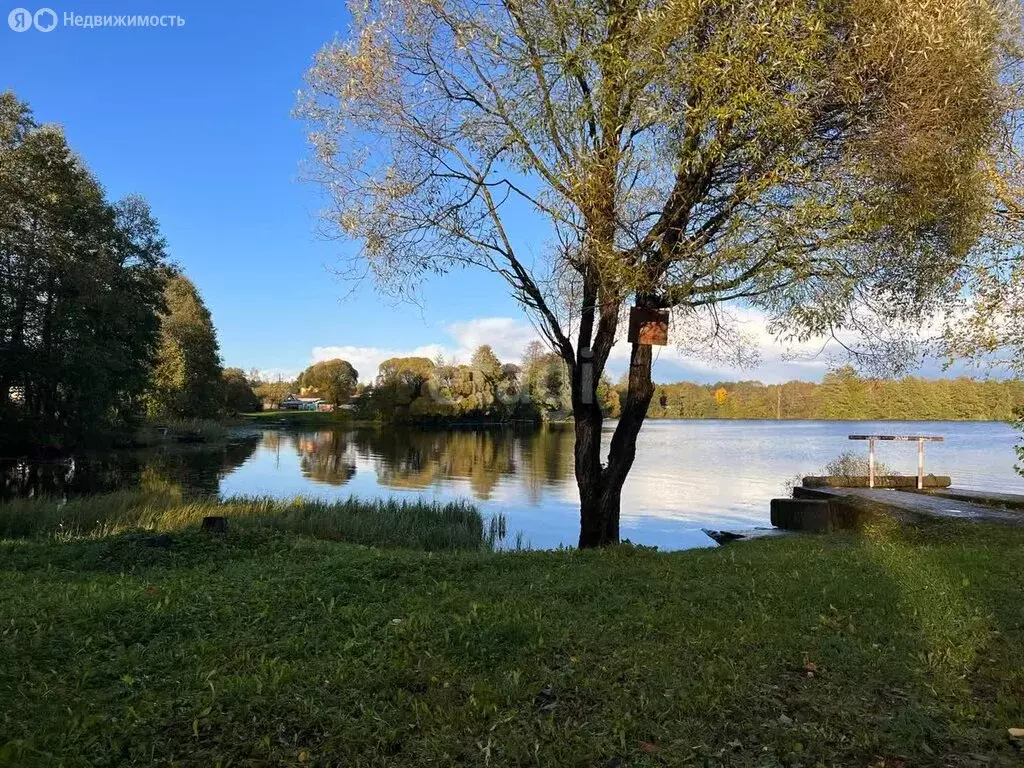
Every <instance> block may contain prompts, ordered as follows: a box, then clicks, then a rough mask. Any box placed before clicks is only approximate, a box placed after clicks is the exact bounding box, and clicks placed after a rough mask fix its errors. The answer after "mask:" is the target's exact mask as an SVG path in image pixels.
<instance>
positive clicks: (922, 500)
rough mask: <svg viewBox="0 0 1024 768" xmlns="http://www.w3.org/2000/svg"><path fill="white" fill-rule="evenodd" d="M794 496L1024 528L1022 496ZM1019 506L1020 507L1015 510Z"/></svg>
mask: <svg viewBox="0 0 1024 768" xmlns="http://www.w3.org/2000/svg"><path fill="white" fill-rule="evenodd" d="M793 495H794V496H796V497H798V498H806V499H833V498H834V499H844V498H845V499H848V500H850V501H854V502H855V503H856V502H857V501H859V502H861V503H865V502H866V503H868V504H871V505H875V506H879V507H884V508H885V511H887V512H889V513H891V514H893V515H894V516H895V517H897V518H899V519H904V520H912V519H913V518H915V517H917V518H920V517H926V518H936V519H958V520H973V521H977V522H983V523H999V524H1002V525H1016V526H1024V511H1022V510H1024V496H1016V495H1013V494H995V493H984V492H980V491H968V490H962V489H958V488H948V489H942V490H932V491H924V492H919V491H912V490H910V491H903V490H892V489H888V488H825V487H821V488H817V487H816V488H802V487H797V488H794V489H793ZM1018 505H1019V506H1018Z"/></svg>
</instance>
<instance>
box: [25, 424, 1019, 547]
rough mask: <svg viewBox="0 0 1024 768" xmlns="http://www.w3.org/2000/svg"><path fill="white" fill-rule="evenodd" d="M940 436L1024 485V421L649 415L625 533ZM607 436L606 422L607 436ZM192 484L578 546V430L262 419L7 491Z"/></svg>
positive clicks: (736, 512) (755, 504)
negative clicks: (405, 505) (217, 446)
mask: <svg viewBox="0 0 1024 768" xmlns="http://www.w3.org/2000/svg"><path fill="white" fill-rule="evenodd" d="M871 432H873V433H881V434H934V435H943V436H945V438H946V442H945V443H941V444H937V443H932V444H929V445H928V446H927V449H926V451H927V454H926V463H925V467H926V471H929V472H934V473H936V474H949V475H952V477H953V483H954V485H956V486H959V487H963V488H978V489H988V490H998V491H1008V492H1018V493H1024V478H1020V477H1019V476H1018V475H1017V474H1016V473H1015V472H1014V469H1013V465H1014V461H1015V457H1014V452H1013V445H1014V443H1015V442H1016V440H1017V433H1016V432H1015V431H1014V430H1013V429H1012V428H1011V427H1009V426H1008V425H1006V424H1002V423H997V422H983V423H977V422H966V423H965V422H898V423H897V422H825V421H777V422H774V421H652V422H648V423H647V424H646V425H645V426H644V428H643V432H642V433H641V435H640V441H639V445H638V449H637V459H636V463H635V464H634V467H633V471H632V472H631V474H630V476H629V479H628V480H627V481H626V486H625V489H624V491H623V495H622V515H623V518H622V536H623V537H624V538H629V539H631V540H632V541H634V542H636V543H642V544H655V545H658V546H660V547H662V548H667V549H678V548H683V547H693V546H707V545H709V544H710V543H711V542H710V540H709V539H707V538H706V536H705V535H704V534H703V533H702V532H701V530H700V529H701V528H704V527H707V528H744V527H753V526H767V525H768V508H769V501H770V500H771V498H772V497H774V496H778V495H780V494H781V493H782V489H783V485H784V483H785V481H786V480H787V479H788V478H791V477H793V476H794V475H798V474H800V475H803V474H812V473H815V472H819V471H820V470H821V468H822V466H823V465H824V464H825V462H826V461H828V460H829V459H832V458H834V457H836V456H837V455H838V454H840V453H842V452H843V451H849V450H853V451H855V452H857V453H860V454H863V455H866V452H867V446H866V443H863V442H850V441H849V440H847V435H850V434H858V433H859V434H863V433H871ZM610 437H611V425H609V426H608V427H607V428H606V431H605V442H606V444H607V441H608V440H609V439H610ZM878 458H879V460H880V461H882V462H884V463H886V464H888V465H889V466H890V467H891V468H893V469H895V470H896V471H899V472H902V473H903V474H913V473H915V472H916V466H917V451H916V444H908V443H888V444H886V443H882V444H880V446H879V449H878ZM145 474H149V475H157V476H160V477H164V478H166V479H169V480H171V481H173V482H179V483H181V484H183V485H184V486H186V488H188V489H190V490H196V491H202V492H207V493H209V492H215V493H220V494H221V495H223V496H229V495H233V494H270V495H273V496H278V497H285V498H287V497H292V496H296V495H300V494H301V495H307V496H320V497H323V498H345V497H348V496H350V495H356V496H360V497H365V498H369V497H374V496H394V495H397V496H404V497H408V498H415V497H421V498H426V499H433V500H438V501H444V500H448V499H455V498H469V499H471V500H473V501H474V502H475V503H477V504H478V505H479V506H480V508H481V509H482V510H483V511H484V512H485V513H496V512H500V513H503V514H505V515H506V517H507V518H508V522H509V530H510V531H511V532H513V533H514V532H517V531H520V532H522V534H523V536H524V538H525V540H526V541H527V542H528V543H529V544H530V545H531V546H533V547H536V548H546V547H555V546H558V545H559V544H575V542H576V537H577V533H578V524H579V522H578V509H577V492H576V484H575V478H574V477H573V460H572V431H571V430H567V429H561V428H548V429H536V430H528V431H516V430H505V431H500V430H499V431H466V430H457V431H430V432H427V431H406V430H356V431H351V430H337V429H318V430H294V431H293V430H266V431H264V432H263V433H262V434H261V435H260V437H259V438H257V439H254V440H247V441H243V442H240V443H238V444H234V445H232V446H230V447H229V448H227V449H226V450H218V451H195V450H193V451H181V450H166V451H151V452H147V453H133V454H122V455H119V456H117V457H112V458H107V459H103V460H96V459H94V460H90V461H85V460H78V461H77V462H71V463H64V464H50V465H34V466H27V465H18V466H15V467H11V466H9V467H8V468H7V471H6V486H7V492H8V493H28V492H39V491H41V490H48V491H53V490H57V491H64V492H68V493H75V492H86V491H95V490H106V489H108V488H115V487H119V486H124V485H130V484H132V483H135V482H138V479H139V478H140V477H141V476H143V475H145Z"/></svg>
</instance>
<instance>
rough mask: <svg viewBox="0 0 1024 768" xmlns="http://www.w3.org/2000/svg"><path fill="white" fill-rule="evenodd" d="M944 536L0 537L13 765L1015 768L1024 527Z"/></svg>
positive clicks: (3, 674)
mask: <svg viewBox="0 0 1024 768" xmlns="http://www.w3.org/2000/svg"><path fill="white" fill-rule="evenodd" d="M944 530H949V529H947V528H943V529H932V530H917V529H912V530H911V529H873V530H871V531H869V532H868V534H866V535H865V536H862V537H854V536H835V537H820V538H811V537H803V538H801V537H790V538H784V539H776V540H771V541H755V542H749V543H746V544H743V545H737V546H735V547H729V548H723V549H720V550H712V551H700V552H682V553H674V554H657V553H652V552H649V551H644V550H642V549H639V548H630V547H620V548H616V549H614V550H610V551H605V552H577V551H570V552H526V553H518V554H508V553H504V554H488V553H481V552H465V553H457V552H452V553H445V554H443V555H437V554H429V553H422V552H413V551H408V550H404V551H403V550H389V551H385V550H377V549H373V548H356V547H348V546H339V545H336V544H333V543H330V542H323V541H315V540H313V539H309V538H305V537H295V536H287V535H277V534H273V533H268V532H263V533H259V534H258V535H260V536H266V538H265V539H262V540H261V539H257V538H252V539H247V538H244V537H243V538H241V539H240V540H239V546H234V544H232V542H231V537H230V535H229V537H228V541H227V542H218V541H216V540H211V539H210V537H201V536H200V535H199V534H198V533H195V534H184V533H183V534H180V535H179V534H174V541H175V543H174V545H172V546H171V547H168V548H167V551H166V552H160V553H152V552H149V551H147V550H145V549H144V548H146V547H150V544H149V543H145V542H143V541H141V540H139V539H133V538H132V536H133V535H135V536H137V534H121V535H119V536H117V537H112V538H111V539H110V540H108V541H107V542H106V544H107V545H108V548H107V549H106V550H103V549H90V547H92V546H94V545H98V544H101V543H103V542H72V543H69V544H62V545H59V546H58V545H56V544H54V543H49V544H47V543H45V542H40V541H26V542H20V543H17V544H6V545H5V549H8V550H11V549H17V548H18V547H25V548H27V549H26V550H25V551H26V552H29V551H31V558H29V559H28V560H27V561H26V563H27V564H32V567H31V568H30V569H28V570H26V569H25V568H13V567H10V566H8V567H7V570H5V571H3V572H2V573H0V608H2V611H0V614H2V615H3V616H4V625H3V628H2V632H0V656H2V657H3V658H4V659H5V664H4V665H0V698H3V700H4V701H8V702H11V706H9V707H8V708H7V709H6V711H5V714H4V715H3V716H2V717H3V720H0V725H2V727H0V733H2V734H3V739H4V740H6V741H7V749H8V755H9V756H13V757H12V760H13V761H14V762H16V763H17V764H19V765H33V764H38V765H42V764H53V763H55V762H67V763H71V764H74V762H75V761H76V760H77V761H78V762H80V763H81V764H83V765H85V764H97V763H118V764H124V765H130V764H137V765H149V764H152V763H153V762H154V761H155V762H161V763H170V762H174V761H181V762H184V763H189V764H212V763H214V762H217V761H220V762H223V763H229V762H234V763H246V762H254V763H263V764H275V765H302V764H320V765H353V764H358V763H367V764H369V763H376V764H384V763H387V764H399V765H409V766H417V765H435V764H439V763H445V764H449V763H456V764H464V765H517V764H520V765H525V764H537V763H540V764H542V765H571V766H605V765H621V766H657V765H685V764H697V765H702V764H703V765H737V766H764V765H788V766H813V765H817V764H825V765H865V766H867V765H873V766H891V767H893V768H894V767H895V766H901V765H902V766H911V765H913V766H919V765H920V766H932V765H934V766H940V765H941V766H950V765H954V766H957V765H974V764H979V765H980V764H985V765H1011V764H1015V763H1016V762H1017V760H1018V758H1019V755H1018V754H1017V753H1016V752H1015V751H1014V747H1013V746H1012V745H1011V744H1010V743H1009V742H1008V740H1007V739H1006V738H1005V730H1003V732H1002V733H997V731H998V730H999V727H1001V726H1002V725H1003V723H1002V720H1004V719H1012V717H1013V716H1015V715H1017V714H1019V713H1020V706H1021V704H1020V702H1019V701H1018V702H1016V703H1015V702H1013V701H1011V700H1010V697H1011V696H1012V695H1013V694H1014V691H1016V690H1019V689H1018V688H1014V686H1015V685H1019V684H1020V676H1019V675H1020V673H1019V671H1017V670H1018V669H1019V666H1020V665H1019V663H1018V660H1019V658H1020V655H1021V653H1022V650H1024V646H1022V642H1024V640H1022V637H1021V614H1020V611H1021V608H1020V601H1019V594H1020V586H1019V585H1020V583H1021V581H1020V579H1019V576H1020V573H1019V571H1020V565H1019V557H1017V558H1016V562H1011V560H1012V559H1013V556H1014V555H1019V553H1020V551H1021V546H1022V544H1024V535H1022V534H1021V533H1020V532H1010V533H1009V534H1007V535H1009V536H1011V538H1010V539H1006V540H998V541H993V540H989V539H988V538H986V536H985V535H982V534H981V533H979V531H978V529H977V528H975V530H974V531H972V532H969V535H967V534H965V535H964V536H962V537H960V536H955V535H944V534H943V533H942V531H944ZM988 531H989V533H988V535H989V536H992V535H1000V536H1001V535H1004V534H1003V532H1002V531H1001V530H1000V532H999V533H998V534H995V533H992V532H991V529H988ZM246 535H247V536H249V535H251V536H253V537H256V536H257V532H255V531H254V532H250V533H247V534H246ZM1013 537H1015V538H1013ZM179 545H180V546H179ZM219 547H223V549H218V548H219ZM61 551H65V552H66V553H68V554H65V555H62V554H61ZM26 557H28V556H26ZM47 557H51V558H61V557H65V558H67V559H66V560H64V561H63V564H62V565H61V566H60V568H66V569H67V570H66V571H64V570H60V569H58V568H56V567H55V568H45V567H42V566H43V564H44V563H45V561H46V559H47ZM97 561H98V562H99V563H100V565H99V566H97V567H93V566H91V565H89V564H90V563H93V562H97ZM108 561H109V562H110V563H118V564H119V566H120V567H119V568H107V566H106V565H104V563H106V562H108ZM211 563H213V564H214V565H213V567H211V565H210V564H211ZM107 570H115V571H117V573H116V575H115V574H113V573H97V571H107ZM19 571H20V572H19ZM121 573H125V574H126V575H123V576H122V575H121ZM1014 578H1016V581H1014V582H1012V583H1011V582H1010V580H1011V579H1014ZM1011 596H1014V597H1016V598H1017V599H1016V600H1009V599H1007V598H1010V597H1011ZM979 670H983V671H981V672H980V671H979ZM1003 679H1008V680H1009V682H1003ZM981 683H985V684H987V685H989V686H990V688H989V689H985V687H984V685H980V684H981ZM979 686H980V687H979ZM992 686H994V687H992ZM1010 724H1013V723H1010ZM2 756H3V755H2V754H0V757H2ZM979 756H984V760H985V761H987V762H983V761H982V759H981V757H979ZM0 762H2V760H0Z"/></svg>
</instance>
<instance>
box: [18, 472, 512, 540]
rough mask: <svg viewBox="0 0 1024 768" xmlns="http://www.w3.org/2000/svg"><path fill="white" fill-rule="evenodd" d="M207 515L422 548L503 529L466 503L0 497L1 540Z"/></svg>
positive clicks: (166, 489)
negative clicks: (67, 499) (2, 500)
mask: <svg viewBox="0 0 1024 768" xmlns="http://www.w3.org/2000/svg"><path fill="white" fill-rule="evenodd" d="M209 515H223V516H226V517H230V518H231V520H230V523H229V525H230V529H231V530H233V529H235V528H241V529H242V530H256V529H259V530H268V529H269V530H274V531H281V532H291V533H300V534H305V535H310V536H315V537H317V538H322V539H334V540H339V541H348V542H351V543H354V544H367V545H373V546H388V547H413V548H417V549H425V550H439V549H467V548H468V549H474V548H476V549H479V548H481V547H486V548H492V547H493V546H494V545H495V544H496V543H497V538H498V534H499V533H500V532H501V529H503V526H504V523H503V522H502V519H501V518H500V517H499V518H496V523H495V525H494V526H491V527H488V525H487V524H486V523H485V521H484V519H483V517H482V516H481V514H480V513H479V511H477V509H476V507H474V506H473V505H472V504H468V503H464V502H461V501H460V502H452V503H449V504H431V503H425V502H418V501H414V502H406V501H394V500H379V499H376V500H372V501H361V500H359V499H356V498H354V497H352V498H349V499H348V500H346V501H338V502H327V501H321V500H317V499H308V500H307V499H301V498H297V499H295V500H293V501H279V500H276V499H272V498H269V497H247V496H236V497H232V498H229V499H225V500H223V501H216V500H203V499H199V500H187V499H184V498H182V495H181V491H180V490H179V489H177V488H176V487H174V486H172V485H167V484H158V485H156V486H153V487H148V488H147V487H144V488H142V489H141V490H127V491H118V492H115V493H110V494H100V495H96V496H84V497H80V498H74V499H71V500H69V501H66V502H65V501H63V500H61V499H56V498H17V499H13V500H9V501H4V502H0V539H4V538H8V539H9V538H26V537H33V536H55V537H58V538H59V539H61V540H68V539H75V538H80V537H93V538H94V537H103V536H109V535H112V534H117V533H122V532H125V531H133V530H145V531H158V532H174V531H182V530H185V529H188V528H195V527H196V526H198V524H199V523H200V522H202V519H203V518H204V517H206V516H209Z"/></svg>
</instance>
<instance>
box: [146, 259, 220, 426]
mask: <svg viewBox="0 0 1024 768" xmlns="http://www.w3.org/2000/svg"><path fill="white" fill-rule="evenodd" d="M164 301H165V304H166V306H165V309H164V312H163V313H162V314H161V316H160V348H159V350H158V352H157V358H156V364H155V366H154V368H153V373H152V380H151V383H150V388H149V391H148V393H147V396H146V397H147V407H148V411H149V415H150V417H151V418H179V419H180V418H212V417H214V416H216V415H218V414H219V413H220V410H221V407H222V404H223V390H222V380H221V365H220V345H219V344H218V343H217V331H216V329H215V328H214V327H213V318H212V317H211V316H210V310H208V309H207V308H206V304H204V303H203V298H202V296H200V295H199V291H198V289H197V288H196V287H195V285H194V284H193V283H192V281H191V280H189V279H188V278H187V277H185V276H184V275H182V274H180V273H178V272H172V273H171V274H170V276H169V278H168V280H167V285H166V288H165V289H164Z"/></svg>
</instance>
